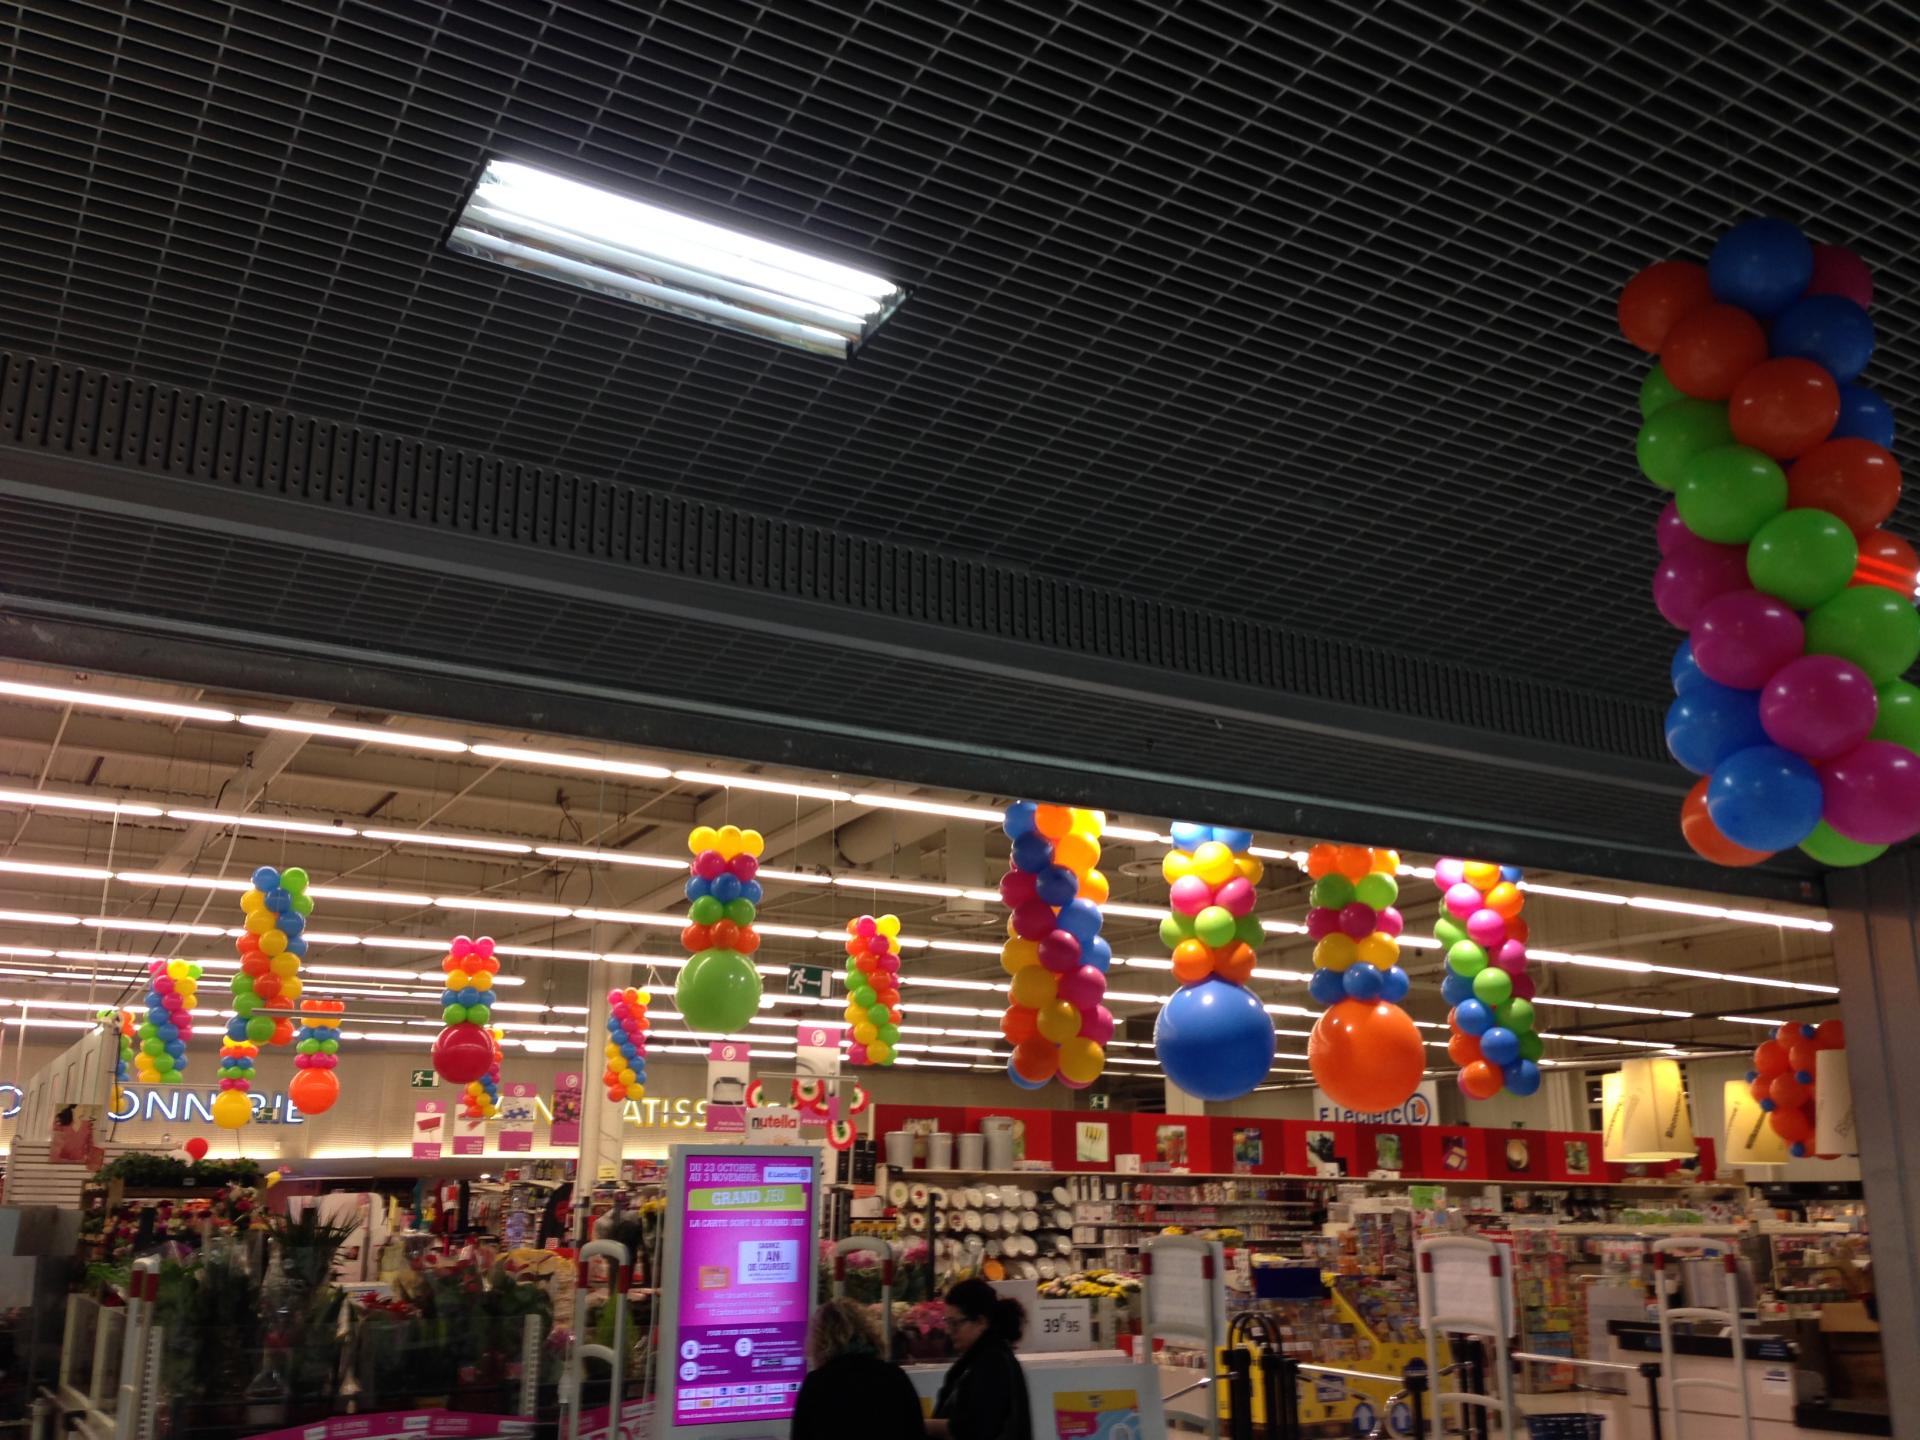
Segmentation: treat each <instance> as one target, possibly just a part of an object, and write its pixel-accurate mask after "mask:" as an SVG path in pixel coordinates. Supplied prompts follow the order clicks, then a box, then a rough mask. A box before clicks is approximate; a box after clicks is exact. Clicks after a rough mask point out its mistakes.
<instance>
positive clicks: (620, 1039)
mask: <svg viewBox="0 0 1920 1440" xmlns="http://www.w3.org/2000/svg"><path fill="white" fill-rule="evenodd" d="M651 999H652V997H651V996H650V995H648V994H647V992H646V991H644V990H637V989H635V988H634V987H632V986H631V985H630V986H628V987H627V988H626V989H625V990H609V991H608V992H607V1069H606V1073H605V1074H603V1075H602V1076H601V1077H600V1083H601V1084H603V1085H605V1086H606V1087H607V1099H609V1100H611V1101H613V1102H614V1103H615V1104H616V1105H618V1104H620V1103H622V1102H623V1101H627V1100H644V1099H646V1096H647V1029H648V1026H647V1005H648V1004H649V1002H650V1001H651Z"/></svg>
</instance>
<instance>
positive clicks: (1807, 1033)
mask: <svg viewBox="0 0 1920 1440" xmlns="http://www.w3.org/2000/svg"><path fill="white" fill-rule="evenodd" d="M1819 1033H1820V1027H1819V1026H1818V1025H1805V1024H1803V1025H1801V1027H1800V1038H1801V1039H1802V1040H1811V1039H1813V1037H1814V1036H1815V1035H1817V1034H1819Z"/></svg>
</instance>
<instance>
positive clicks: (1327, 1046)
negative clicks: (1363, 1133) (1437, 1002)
mask: <svg viewBox="0 0 1920 1440" xmlns="http://www.w3.org/2000/svg"><path fill="white" fill-rule="evenodd" d="M1307 1063H1308V1064H1309V1065H1310V1066H1311V1067H1312V1068H1313V1078H1314V1079H1315V1080H1316V1081H1317V1082H1318V1083H1319V1086H1320V1088H1321V1089H1322V1090H1324V1091H1326V1092H1327V1097H1328V1098H1329V1099H1330V1100H1332V1101H1333V1103H1334V1104H1336V1105H1343V1106H1345V1107H1346V1108H1347V1109H1349V1110H1358V1111H1359V1112H1360V1113H1361V1114H1363V1115H1372V1114H1376V1113H1377V1112H1379V1111H1382V1110H1391V1109H1392V1108H1393V1107H1394V1106H1396V1105H1399V1104H1401V1103H1402V1102H1404V1101H1405V1100H1406V1098H1407V1097H1408V1096H1409V1095H1411V1094H1413V1092H1414V1091H1415V1090H1417V1089H1419V1088H1420V1074H1421V1072H1422V1071H1423V1070H1425V1069H1426V1068H1427V1050H1426V1046H1425V1045H1424V1044H1423V1043H1422V1042H1421V1039H1420V1032H1419V1030H1417V1029H1415V1028H1414V1024H1413V1021H1412V1019H1411V1018H1409V1016H1408V1015H1407V1012H1406V1011H1404V1010H1402V1009H1401V1008H1400V1007H1399V1006H1398V1005H1391V1004H1388V1003H1387V1002H1386V1001H1384V1000H1379V1001H1372V1002H1369V1001H1365V1000H1341V1001H1339V1002H1337V1003H1336V1004H1334V1005H1333V1006H1332V1007H1331V1008H1330V1009H1328V1010H1327V1012H1326V1013H1325V1014H1324V1015H1322V1016H1321V1017H1320V1019H1319V1020H1318V1021H1317V1022H1315V1024H1314V1027H1313V1034H1312V1036H1311V1037H1310V1038H1309V1039H1308V1041H1307Z"/></svg>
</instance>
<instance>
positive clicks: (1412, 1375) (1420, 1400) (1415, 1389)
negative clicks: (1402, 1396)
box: [1401, 1360, 1659, 1440]
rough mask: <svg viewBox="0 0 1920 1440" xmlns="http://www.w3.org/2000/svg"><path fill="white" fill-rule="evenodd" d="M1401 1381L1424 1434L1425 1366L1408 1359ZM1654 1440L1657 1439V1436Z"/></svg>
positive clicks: (1419, 1431) (1415, 1431) (1418, 1429)
mask: <svg viewBox="0 0 1920 1440" xmlns="http://www.w3.org/2000/svg"><path fill="white" fill-rule="evenodd" d="M1401 1383H1402V1384H1404V1385H1405V1386H1406V1389H1407V1404H1408V1405H1409V1406H1410V1407H1412V1410H1413V1432H1412V1433H1413V1434H1414V1435H1415V1436H1416V1437H1417V1436H1420V1435H1424V1434H1425V1433H1426V1428H1427V1420H1426V1410H1427V1367H1426V1365H1425V1364H1424V1363H1423V1362H1422V1361H1419V1360H1409V1361H1408V1362H1407V1368H1406V1369H1405V1370H1404V1371H1403V1372H1401ZM1654 1440H1659V1437H1658V1436H1655V1437H1654Z"/></svg>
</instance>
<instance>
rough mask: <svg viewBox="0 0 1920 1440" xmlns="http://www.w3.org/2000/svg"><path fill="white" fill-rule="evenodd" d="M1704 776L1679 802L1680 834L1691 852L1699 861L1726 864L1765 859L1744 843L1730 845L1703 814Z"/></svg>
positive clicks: (1755, 863)
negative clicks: (1691, 849)
mask: <svg viewBox="0 0 1920 1440" xmlns="http://www.w3.org/2000/svg"><path fill="white" fill-rule="evenodd" d="M1707 778H1708V777H1706V776H1702V777H1701V778H1700V779H1699V780H1698V781H1697V782H1695V784H1694V787H1693V789H1691V790H1689V791H1688V792H1687V798H1686V799H1685V800H1684V801H1682V802H1681V805H1680V833H1681V834H1682V835H1683V836H1685V837H1686V841H1687V844H1689V845H1691V846H1692V847H1693V851H1694V854H1696V855H1698V856H1699V857H1700V858H1701V859H1702V860H1710V861H1712V862H1713V863H1714V864H1715V865H1726V866H1730V867H1731V866H1740V865H1758V864H1759V863H1760V862H1761V861H1762V860H1764V859H1766V858H1767V854H1768V852H1767V851H1765V850H1749V849H1747V848H1746V847H1745V846H1744V845H1736V844H1734V843H1733V841H1731V840H1729V839H1728V838H1727V837H1726V836H1724V835H1722V834H1721V833H1720V827H1719V826H1718V825H1715V824H1714V823H1713V817H1712V816H1711V815H1709V814H1707Z"/></svg>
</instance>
